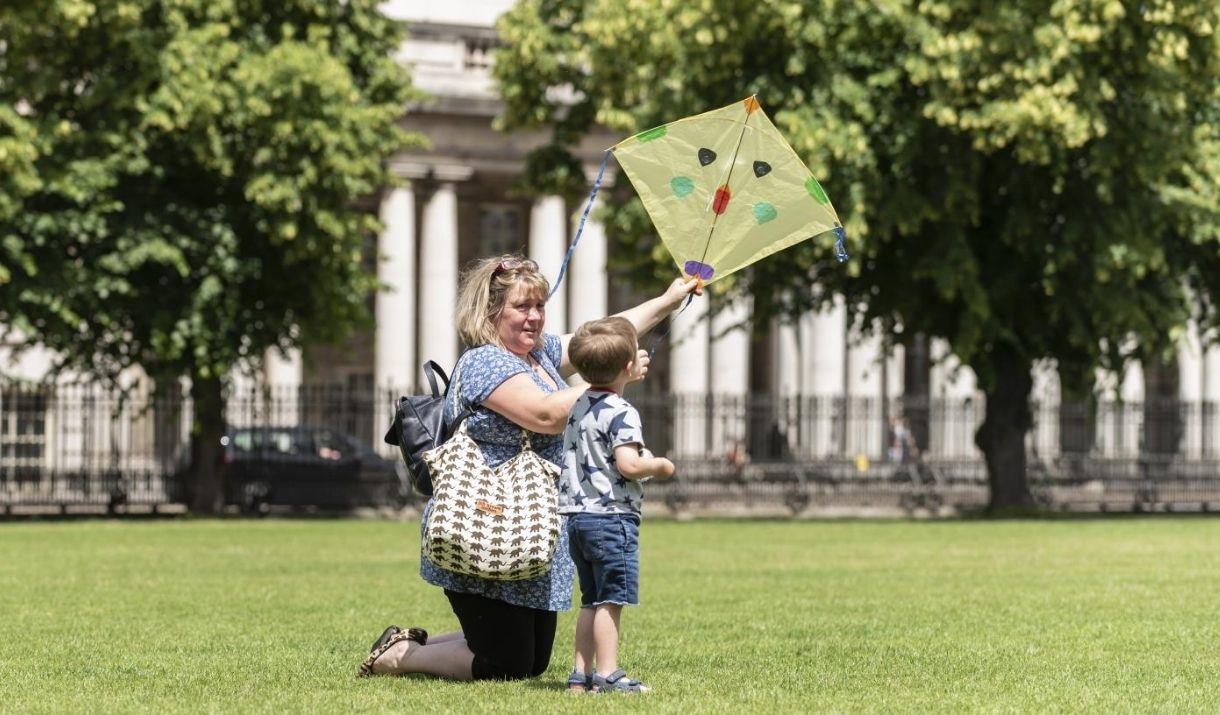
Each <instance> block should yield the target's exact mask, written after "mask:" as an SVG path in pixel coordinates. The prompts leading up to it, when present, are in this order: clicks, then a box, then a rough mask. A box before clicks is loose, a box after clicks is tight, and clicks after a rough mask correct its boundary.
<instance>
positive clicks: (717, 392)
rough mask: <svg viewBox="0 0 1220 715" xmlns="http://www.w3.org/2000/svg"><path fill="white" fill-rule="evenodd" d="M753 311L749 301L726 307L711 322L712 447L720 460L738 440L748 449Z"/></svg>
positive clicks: (743, 300)
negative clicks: (748, 399) (746, 443)
mask: <svg viewBox="0 0 1220 715" xmlns="http://www.w3.org/2000/svg"><path fill="white" fill-rule="evenodd" d="M749 318H750V307H749V304H748V302H747V300H746V299H741V300H737V301H735V302H733V303H731V304H729V305H726V306H723V307H722V308H721V310H720V311H719V312H718V313H716V315H715V316H714V317H713V318H712V321H711V326H710V330H711V347H710V351H711V367H710V376H709V388H710V391H711V392H712V393H713V398H712V410H713V412H712V417H713V423H712V444H711V450H710V452H711V453H712V454H714V455H716V456H720V455H722V454H724V453H725V452H726V450H727V449H728V448H729V447H730V446H731V444H732V442H733V441H735V440H740V441H741V442H742V444H743V445H744V443H745V440H746V439H747V436H746V429H747V427H748V419H749V414H748V412H747V409H746V408H747V396H748V395H747V393H749V391H750V324H749Z"/></svg>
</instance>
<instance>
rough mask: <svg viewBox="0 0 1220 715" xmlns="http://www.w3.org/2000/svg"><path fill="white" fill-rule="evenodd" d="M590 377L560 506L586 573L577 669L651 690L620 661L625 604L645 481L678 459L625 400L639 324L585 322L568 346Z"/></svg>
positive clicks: (661, 475)
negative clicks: (654, 447) (650, 444)
mask: <svg viewBox="0 0 1220 715" xmlns="http://www.w3.org/2000/svg"><path fill="white" fill-rule="evenodd" d="M569 352H570V354H571V360H572V364H573V365H574V366H575V367H576V371H577V372H579V373H580V376H581V377H582V378H584V379H585V381H586V382H588V383H589V389H588V391H587V392H586V393H585V394H583V395H581V397H580V399H578V400H577V401H576V405H575V407H573V408H572V416H571V417H570V418H569V419H568V425H567V429H565V430H564V433H563V473H562V474H561V475H560V478H559V513H560V514H566V515H567V516H568V538H569V540H570V548H571V553H572V561H573V562H574V563H575V564H576V573H577V575H578V576H579V578H580V615H579V616H577V618H576V658H575V661H576V662H575V667H574V668H573V670H572V674H571V675H570V676H569V677H568V687H569V689H572V690H578V691H589V690H592V691H595V692H602V691H619V692H646V691H647V690H648V688H647V686H645V685H644V684H643V683H641V682H640V681H638V680H633V679H631V678H628V677H627V673H626V672H625V671H623V670H622V669H621V668H619V666H618V634H619V618H620V616H621V613H622V609H623V606H625V605H637V604H639V602H640V597H639V582H640V564H639V548H640V540H639V533H640V532H639V530H640V506H641V504H642V502H643V500H644V490H643V487H642V486H641V485H642V483H643V482H645V481H647V480H648V479H650V478H653V477H655V478H658V479H669V478H670V477H672V476H673V475H674V463H673V462H671V461H669V460H668V459H665V458H664V457H654V456H652V455H651V454H650V453H649V452H648V450H647V449H645V447H644V433H643V426H642V424H641V422H640V414H639V412H637V411H636V409H635V408H634V407H632V406H631V403H629V402H627V400H626V399H624V398H623V390H624V388H626V386H627V384H628V383H630V382H633V381H634V380H633V376H634V374H635V371H636V369H637V367H636V366H637V362H638V358H637V345H636V332H635V328H634V327H633V326H632V325H631V323H630V322H628V321H627V320H625V319H623V318H617V317H616V318H603V319H602V320H593V321H590V322H588V323H585V324H584V325H582V326H580V329H579V330H577V331H576V335H575V336H574V337H573V338H572V342H571V345H570V346H569Z"/></svg>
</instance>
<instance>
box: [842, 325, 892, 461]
mask: <svg viewBox="0 0 1220 715" xmlns="http://www.w3.org/2000/svg"><path fill="white" fill-rule="evenodd" d="M884 359H885V355H884V354H883V352H882V350H881V338H880V336H877V335H871V336H867V337H866V336H864V335H863V334H861V333H860V332H859V331H853V335H852V336H851V338H850V340H849V345H848V348H847V405H848V412H847V427H848V431H847V450H848V454H849V455H851V456H859V455H864V456H866V457H868V458H869V459H874V460H876V459H880V458H881V456H882V453H883V451H882V439H883V435H884V430H883V425H882V419H883V413H884V412H885V410H884V409H883V408H882V405H881V401H882V399H883V395H884V394H885V385H884V383H883V382H882V379H881V377H882V375H881V373H882V372H883V368H882V361H883V360H884Z"/></svg>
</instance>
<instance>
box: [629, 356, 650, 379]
mask: <svg viewBox="0 0 1220 715" xmlns="http://www.w3.org/2000/svg"><path fill="white" fill-rule="evenodd" d="M650 362H652V359H651V358H649V357H648V351H647V350H636V352H635V361H634V362H632V363H631V365H630V367H629V370H630V372H628V373H627V382H628V383H632V382H639V381H640V380H643V379H644V377H645V376H646V375H647V374H648V363H650Z"/></svg>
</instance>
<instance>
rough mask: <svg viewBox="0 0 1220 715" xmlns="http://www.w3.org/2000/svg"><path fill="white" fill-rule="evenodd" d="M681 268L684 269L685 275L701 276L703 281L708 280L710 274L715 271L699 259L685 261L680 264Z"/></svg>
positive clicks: (710, 276)
mask: <svg viewBox="0 0 1220 715" xmlns="http://www.w3.org/2000/svg"><path fill="white" fill-rule="evenodd" d="M682 270H684V271H686V275H688V276H691V277H692V278H702V279H703V280H705V281H710V280H711V279H712V274H713V273H715V272H716V269H714V268H712V267H711V266H709V265H708V264H706V263H700V262H699V261H687V262H686V265H684V266H682Z"/></svg>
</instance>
